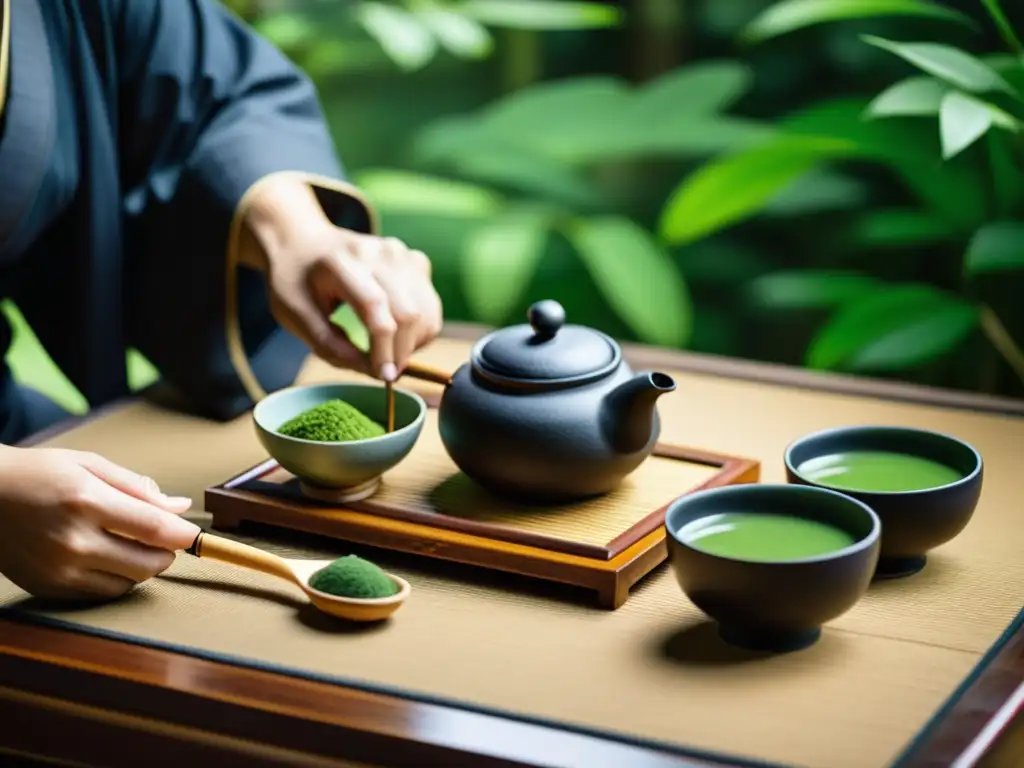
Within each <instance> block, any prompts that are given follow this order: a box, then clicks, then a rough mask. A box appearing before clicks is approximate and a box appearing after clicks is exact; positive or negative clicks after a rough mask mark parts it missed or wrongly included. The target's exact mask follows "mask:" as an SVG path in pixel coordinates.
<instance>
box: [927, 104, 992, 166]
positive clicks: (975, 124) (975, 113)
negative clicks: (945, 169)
mask: <svg viewBox="0 0 1024 768" xmlns="http://www.w3.org/2000/svg"><path fill="white" fill-rule="evenodd" d="M991 127H992V113H991V112H990V111H989V110H987V109H985V105H984V104H982V103H981V102H980V101H978V100H977V99H972V98H971V97H970V96H968V95H967V94H965V93H960V91H950V92H949V93H947V94H946V95H945V96H943V97H942V106H941V107H940V109H939V135H940V136H941V137H942V157H943V159H945V160H949V159H950V158H952V157H955V156H956V155H958V154H960V153H961V152H962V151H963V150H965V149H967V147H969V146H971V144H973V143H974V142H976V141H977V140H978V139H980V138H981V137H982V136H984V135H985V133H986V132H987V131H988V129H989V128H991Z"/></svg>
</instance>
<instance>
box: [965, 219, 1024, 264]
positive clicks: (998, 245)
mask: <svg viewBox="0 0 1024 768" xmlns="http://www.w3.org/2000/svg"><path fill="white" fill-rule="evenodd" d="M1016 270H1024V222H1020V221H997V222H993V223H991V224H986V225H985V226H983V227H982V228H981V229H979V230H978V231H977V232H975V234H974V237H972V238H971V242H970V243H969V244H968V245H967V253H966V254H965V255H964V272H965V273H966V274H968V275H981V274H989V273H992V272H1010V271H1016Z"/></svg>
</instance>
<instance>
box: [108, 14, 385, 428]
mask: <svg viewBox="0 0 1024 768" xmlns="http://www.w3.org/2000/svg"><path fill="white" fill-rule="evenodd" d="M109 1H110V2H112V3H113V5H112V6H111V8H112V19H113V28H114V34H115V40H114V41H113V42H114V50H115V51H116V62H115V70H116V71H117V73H118V75H117V78H118V88H119V93H118V97H117V102H118V104H119V105H120V106H119V108H120V114H119V118H118V123H119V139H118V140H119V152H120V155H121V163H122V179H123V182H124V207H125V222H126V249H125V250H126V254H125V256H126V265H127V272H126V274H127V279H126V282H125V285H124V292H125V305H126V307H127V308H128V310H127V339H126V341H127V343H128V344H129V345H130V346H134V347H136V348H137V349H138V350H139V351H140V352H142V353H143V354H144V355H145V356H146V357H148V358H149V359H150V360H151V361H152V362H153V363H154V365H156V367H157V368H158V369H159V370H160V373H161V376H162V378H163V380H164V382H165V383H166V384H170V385H171V386H172V387H173V388H174V389H175V390H177V393H178V394H179V395H180V396H184V399H185V400H186V401H187V403H188V406H189V407H190V409H193V410H195V411H197V412H198V413H200V414H202V415H206V416H210V417H214V418H218V419H228V418H232V417H234V416H237V415H238V414H240V413H241V412H243V411H244V410H245V409H247V408H249V407H250V406H251V405H253V403H254V402H255V401H257V400H259V399H260V398H261V397H262V396H263V395H264V394H265V393H266V392H269V391H272V390H275V389H278V388H280V387H283V386H287V385H289V384H290V383H292V381H293V380H294V379H295V376H296V375H297V373H298V371H299V369H300V367H301V366H302V364H303V362H304V360H305V358H306V357H307V356H308V350H307V349H306V348H305V347H304V346H303V345H302V344H301V343H300V342H299V341H298V340H297V339H296V338H294V337H293V336H291V335H290V334H288V333H287V332H286V331H284V330H283V329H281V328H280V327H278V326H277V325H276V323H275V321H274V319H273V317H272V315H271V313H270V310H269V306H268V300H267V295H266V289H265V285H264V280H263V276H262V275H259V274H257V273H255V272H253V271H251V270H248V269H246V268H240V267H239V266H238V253H237V249H238V244H239V237H240V232H241V225H242V219H243V217H244V213H245V210H246V205H247V200H248V199H251V192H252V190H253V189H254V185H257V184H259V183H261V182H265V181H266V180H267V179H268V178H272V177H273V175H275V174H281V173H289V174H296V175H298V176H300V177H301V178H303V179H305V180H306V181H307V182H308V183H310V184H311V185H312V186H313V188H314V190H315V191H316V193H317V197H318V198H319V200H320V203H321V205H322V206H323V207H324V210H325V211H326V212H327V215H328V216H329V217H330V219H331V220H332V221H334V223H335V224H337V225H339V226H344V227H347V228H349V229H354V230H357V231H362V232H374V231H376V228H377V223H376V216H375V214H374V212H373V211H372V209H371V208H370V206H369V205H368V204H367V202H366V201H365V199H364V198H363V197H362V196H361V195H360V194H359V192H358V190H356V189H355V188H353V187H352V186H351V185H348V184H346V183H345V182H343V181H340V179H341V178H342V169H341V165H340V163H339V161H338V159H337V158H336V156H335V153H334V148H333V144H332V141H331V137H330V135H329V133H328V129H327V126H326V123H325V120H324V117H323V115H322V113H321V109H320V106H319V103H318V101H317V96H316V93H315V91H314V88H313V86H312V85H311V83H310V82H309V81H308V79H307V78H306V76H305V75H304V74H303V73H302V72H301V71H299V70H298V69H297V68H295V67H294V66H293V65H292V64H291V62H289V61H288V60H287V59H286V58H285V57H284V56H282V55H281V54H280V53H279V52H278V51H277V50H276V49H275V48H273V47H272V46H271V45H270V44H269V43H267V42H266V41H264V40H263V39H262V38H260V37H258V36H257V35H256V34H255V33H253V32H252V31H251V30H250V29H249V28H248V27H246V26H245V25H244V24H242V23H241V22H240V21H238V20H237V19H236V18H235V17H234V16H233V15H231V14H230V12H228V11H227V10H225V9H224V8H223V7H222V6H221V5H220V4H219V3H218V2H217V0H109Z"/></svg>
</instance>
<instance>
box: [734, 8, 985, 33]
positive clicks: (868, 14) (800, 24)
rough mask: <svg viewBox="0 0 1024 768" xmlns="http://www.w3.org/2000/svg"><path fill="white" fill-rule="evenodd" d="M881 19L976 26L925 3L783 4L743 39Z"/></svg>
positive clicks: (749, 29) (762, 16)
mask: <svg viewBox="0 0 1024 768" xmlns="http://www.w3.org/2000/svg"><path fill="white" fill-rule="evenodd" d="M880 16H918V17H927V18H932V19H941V20H947V21H957V22H960V23H963V24H966V25H967V26H971V27H974V26H975V24H974V22H973V21H972V20H971V19H970V18H969V17H968V16H965V15H964V14H962V13H958V12H957V11H954V10H952V9H951V8H946V7H944V6H942V5H939V4H938V3H933V2H927V1H926V0H782V2H777V3H774V4H772V5H771V6H769V7H768V8H767V9H766V10H765V11H763V12H762V13H761V14H759V15H758V16H756V17H755V18H754V19H753V20H752V21H751V22H750V23H749V24H748V25H747V26H746V28H745V29H744V30H743V31H742V32H741V33H740V39H741V40H743V41H744V42H747V43H758V42H762V41H764V40H768V39H770V38H773V37H778V36H779V35H783V34H786V33H787V32H793V31H795V30H798V29H802V28H804V27H809V26H812V25H815V24H822V23H825V22H833V21H846V20H849V19H864V18H877V17H880Z"/></svg>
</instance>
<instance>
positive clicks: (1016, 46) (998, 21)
mask: <svg viewBox="0 0 1024 768" xmlns="http://www.w3.org/2000/svg"><path fill="white" fill-rule="evenodd" d="M981 4H982V5H983V6H985V10H986V11H988V15H989V16H991V17H992V21H993V22H995V25H996V28H997V29H998V30H999V34H1000V35H1001V36H1002V38H1003V41H1004V42H1005V43H1006V45H1007V46H1009V48H1010V50H1012V51H1013V52H1014V53H1016V54H1017V55H1018V56H1020V57H1021V59H1024V45H1021V42H1020V38H1019V37H1017V33H1016V32H1014V31H1013V25H1012V24H1010V20H1009V19H1007V18H1006V14H1005V13H1003V9H1002V7H1001V6H1000V5H999V0H981Z"/></svg>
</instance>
